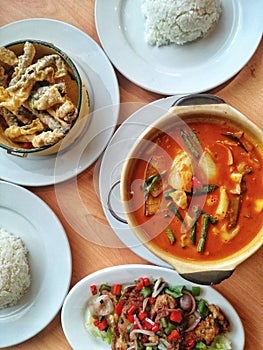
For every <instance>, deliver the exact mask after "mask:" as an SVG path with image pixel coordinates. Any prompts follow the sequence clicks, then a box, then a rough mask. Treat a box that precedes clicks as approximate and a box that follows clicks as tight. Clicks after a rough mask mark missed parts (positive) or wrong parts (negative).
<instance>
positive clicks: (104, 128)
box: [0, 18, 119, 186]
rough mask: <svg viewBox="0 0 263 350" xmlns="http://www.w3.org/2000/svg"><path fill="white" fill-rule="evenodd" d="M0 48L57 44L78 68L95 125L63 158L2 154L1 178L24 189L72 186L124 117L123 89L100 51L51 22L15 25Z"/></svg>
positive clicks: (73, 31)
mask: <svg viewBox="0 0 263 350" xmlns="http://www.w3.org/2000/svg"><path fill="white" fill-rule="evenodd" d="M0 33H1V35H0V46H2V45H5V44H7V43H8V42H12V41H16V40H19V39H28V38H29V39H40V40H46V41H52V43H53V44H54V45H56V46H57V47H59V48H60V49H62V50H63V51H65V52H66V53H67V54H68V55H69V56H70V57H71V58H72V59H73V61H74V62H75V63H76V65H77V66H78V68H79V70H80V74H81V75H82V78H83V80H84V82H86V86H89V84H90V85H91V89H89V88H88V92H89V94H90V96H91V107H92V109H93V113H92V115H91V121H90V123H89V125H88V127H87V128H86V130H85V132H84V133H82V135H81V137H79V138H78V139H77V140H76V142H75V143H73V144H72V145H71V146H70V147H68V148H67V149H66V150H64V151H63V152H61V153H59V154H58V155H51V156H42V157H37V156H28V157H27V158H20V157H17V156H14V155H9V154H7V153H6V151H5V150H2V149H1V150H0V178H1V179H3V180H6V181H9V182H13V183H16V184H19V185H23V186H45V185H51V184H55V183H60V182H62V181H65V180H68V179H70V178H72V177H74V176H76V175H78V174H79V173H81V172H82V171H84V170H85V169H87V168H88V167H89V166H90V165H91V164H92V163H93V162H94V161H95V160H96V159H97V158H98V157H99V155H100V154H101V153H102V152H103V150H104V149H105V147H106V145H107V143H108V141H109V139H110V137H111V136H112V134H113V132H114V130H115V127H116V124H117V120H118V114H119V88H118V82H117V78H116V75H115V72H114V70H113V67H112V65H111V63H110V61H109V60H108V58H107V57H106V55H105V53H104V52H103V50H102V49H101V48H100V47H99V45H98V44H97V43H96V42H95V41H94V40H93V39H91V38H90V37H89V36H88V35H87V34H85V33H84V32H82V31H80V30H79V29H77V28H76V27H73V26H71V25H69V24H67V23H64V22H60V21H56V20H50V19H45V18H41V19H28V20H22V21H18V22H13V23H11V24H8V25H6V26H4V27H2V28H1V29H0Z"/></svg>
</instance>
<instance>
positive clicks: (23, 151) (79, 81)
mask: <svg viewBox="0 0 263 350" xmlns="http://www.w3.org/2000/svg"><path fill="white" fill-rule="evenodd" d="M26 42H30V43H32V44H35V45H43V46H46V47H48V48H50V49H52V50H54V51H55V52H56V53H58V54H59V55H60V56H61V57H62V58H63V59H64V60H65V61H66V63H67V64H68V65H69V66H70V68H71V69H72V71H73V73H74V77H75V79H76V82H77V86H78V101H77V116H76V118H75V119H74V120H73V122H72V123H71V125H70V129H69V130H68V132H69V131H70V130H71V129H72V128H73V126H74V125H75V123H76V121H77V119H78V117H79V113H80V107H81V102H82V79H81V77H80V74H79V71H78V69H77V67H76V65H75V63H74V62H73V60H72V59H71V58H70V57H69V56H68V55H67V54H66V53H65V52H64V51H62V50H61V49H60V48H58V47H57V46H56V45H54V44H53V43H52V42H48V41H45V40H38V39H20V40H16V41H12V42H10V43H7V44H5V45H4V46H3V47H5V48H9V47H10V46H14V45H20V44H25V43H26ZM68 132H67V134H68ZM65 136H66V134H65ZM56 144H57V143H55V144H53V145H48V146H42V147H37V148H29V149H26V148H25V149H20V148H16V147H11V146H7V145H5V144H3V143H1V142H0V147H1V148H3V149H5V150H6V151H7V152H8V153H12V154H17V155H22V156H26V155H27V154H32V153H36V152H40V151H44V150H47V149H48V148H51V147H54V146H55V145H56Z"/></svg>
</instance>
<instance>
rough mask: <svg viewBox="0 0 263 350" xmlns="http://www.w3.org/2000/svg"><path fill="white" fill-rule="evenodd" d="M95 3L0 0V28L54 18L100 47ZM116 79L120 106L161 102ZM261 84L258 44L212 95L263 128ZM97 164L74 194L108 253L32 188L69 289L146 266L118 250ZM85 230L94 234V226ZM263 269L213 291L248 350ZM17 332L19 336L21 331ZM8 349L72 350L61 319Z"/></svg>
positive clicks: (258, 334) (260, 312)
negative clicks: (63, 237)
mask: <svg viewBox="0 0 263 350" xmlns="http://www.w3.org/2000/svg"><path fill="white" fill-rule="evenodd" d="M105 1H106V0H105ZM94 2H95V1H94V0H75V1H70V0H60V1H52V0H34V1H29V0H10V1H8V2H6V1H4V0H0V13H1V16H0V26H3V25H5V24H8V23H10V22H13V21H17V20H21V19H25V18H36V17H42V18H43V17H45V18H52V19H57V20H60V21H64V22H67V23H69V24H72V25H74V26H76V27H77V28H79V29H80V30H82V31H84V32H85V33H87V34H88V35H89V36H91V37H92V38H93V39H94V40H95V41H97V42H98V43H99V39H98V36H97V33H96V28H95V23H94V11H93V10H94ZM251 25H252V24H251ZM0 35H1V30H0ZM244 50H245V48H244ZM226 64H227V63H226ZM116 74H117V77H118V81H119V86H120V97H121V102H122V103H124V102H138V103H139V104H140V103H143V104H146V103H149V102H152V101H154V100H156V99H159V98H161V97H163V96H161V95H158V94H155V93H151V92H148V91H145V90H143V89H141V88H140V87H138V86H136V85H134V84H133V83H131V82H130V81H128V80H127V79H126V78H125V77H123V76H122V75H121V74H120V73H118V72H116ZM262 81H263V41H261V44H260V46H259V47H258V50H257V51H256V53H255V54H254V56H253V57H252V58H251V60H250V61H249V62H248V63H247V64H246V66H245V67H244V68H243V69H242V71H241V72H240V73H238V74H237V75H236V76H235V77H234V78H233V79H231V81H228V82H227V83H226V84H224V85H223V86H220V87H218V88H216V89H214V90H213V91H210V92H212V93H216V94H217V95H218V96H220V97H222V98H223V99H224V100H225V101H226V102H227V103H229V104H230V105H232V106H233V107H235V108H237V109H238V110H240V111H241V112H242V113H244V114H246V115H247V116H249V117H250V118H251V119H252V120H254V121H255V122H256V123H257V124H258V125H259V126H261V127H263V118H262V113H263V112H262V111H263V88H262ZM127 117H128V115H126V113H125V111H122V109H121V112H120V122H121V121H123V120H125V119H126V118H127ZM98 162H99V160H98V161H97V162H96V164H94V165H92V166H91V167H90V168H89V169H87V170H86V171H84V172H83V173H81V174H80V175H79V176H78V178H77V186H78V191H79V193H80V196H81V200H82V203H83V204H84V205H85V206H86V209H87V212H88V213H89V214H90V216H91V217H92V218H93V219H95V221H96V222H98V223H100V225H99V227H100V228H101V227H102V228H103V230H104V231H103V232H102V234H110V235H112V237H114V239H115V240H116V242H114V245H113V246H114V247H117V248H109V247H105V246H103V245H99V244H95V243H92V242H91V241H88V240H86V239H84V238H83V237H82V236H81V235H79V234H78V233H77V232H75V230H74V229H73V228H72V226H71V225H70V224H69V223H68V221H67V220H66V218H65V217H64V216H63V214H62V212H61V210H60V206H59V203H58V201H57V198H56V193H55V187H54V186H46V187H39V188H30V190H32V192H34V193H35V194H36V195H38V196H39V197H40V198H42V199H43V200H44V201H45V202H46V203H47V204H48V205H49V206H50V207H51V208H52V209H53V211H54V212H55V213H56V215H57V216H58V217H59V219H60V220H61V222H62V224H63V226H64V228H65V230H66V232H67V235H68V239H69V242H70V246H71V251H72V258H73V273H72V281H71V287H72V286H73V285H74V284H75V283H77V282H78V281H79V280H80V279H82V278H83V277H84V276H86V275H88V274H90V273H92V272H94V271H96V270H99V269H101V268H104V267H107V266H114V265H119V264H130V263H143V264H147V263H148V262H147V261H144V260H143V259H142V258H140V257H138V256H137V255H135V254H134V253H133V252H132V251H131V250H129V249H128V248H126V247H124V246H122V244H121V243H120V242H118V239H117V238H115V235H114V233H113V231H112V229H111V228H110V226H109V225H108V223H107V220H106V218H105V216H104V212H103V209H102V207H101V204H100V200H99V196H98V192H97V184H98V183H97V182H98V181H97V180H98V176H97V173H96V172H97V169H98V164H99V163H98ZM94 179H95V181H94ZM62 186H63V190H64V191H65V194H66V195H68V199H69V206H70V188H71V187H70V186H71V182H70V181H69V182H65V183H64V184H63V185H62ZM72 210H75V211H77V208H72ZM88 229H89V230H93V229H94V226H92V223H91V224H90V226H89V227H88ZM262 268H263V257H262V249H261V250H259V251H258V252H257V253H256V254H254V255H253V256H252V257H251V258H250V259H248V260H247V261H246V262H244V263H243V264H241V265H240V266H239V267H238V268H237V269H236V271H235V272H234V274H233V275H232V277H231V278H230V279H228V280H225V281H223V282H222V283H221V284H220V285H218V286H216V287H215V288H216V289H217V290H218V291H220V293H222V294H223V295H224V296H225V297H226V298H227V299H228V300H229V301H230V302H231V303H232V305H233V306H234V307H235V309H236V310H237V311H238V313H239V315H240V318H241V320H242V322H243V325H244V328H245V335H246V345H245V349H246V350H259V349H262V344H263V332H262V323H263V298H262V290H263V278H262ZM39 317H41V315H39ZM32 322H34V320H32ZM17 331H18V332H19V330H17ZM12 349H21V350H31V349H34V350H38V349H41V350H43V349H45V350H54V349H56V350H60V349H61V350H62V349H63V350H66V349H70V346H69V345H68V343H67V341H66V338H65V337H64V334H63V331H62V328H61V323H60V313H59V314H58V315H57V316H56V317H55V318H54V320H53V321H52V322H51V323H50V324H49V325H48V326H47V327H46V328H45V329H44V330H43V331H42V332H40V333H39V334H38V335H36V336H35V337H33V338H32V339H30V340H28V341H26V342H24V343H22V344H19V345H17V346H14V347H12ZM87 349H88V344H87ZM76 350H77V349H76Z"/></svg>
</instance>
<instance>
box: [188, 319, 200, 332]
mask: <svg viewBox="0 0 263 350" xmlns="http://www.w3.org/2000/svg"><path fill="white" fill-rule="evenodd" d="M200 321H201V316H200V315H198V317H197V318H196V319H195V321H194V322H193V323H192V324H191V325H190V326H189V327H188V328H187V329H186V330H185V332H190V331H192V330H194V329H195V327H196V326H197V325H198V323H199V322H200Z"/></svg>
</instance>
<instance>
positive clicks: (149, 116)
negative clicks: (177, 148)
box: [99, 96, 179, 267]
mask: <svg viewBox="0 0 263 350" xmlns="http://www.w3.org/2000/svg"><path fill="white" fill-rule="evenodd" d="M178 97H179V96H171V97H167V98H164V99H161V100H157V101H155V102H153V103H151V104H148V105H145V106H143V107H142V108H140V109H138V110H137V111H136V112H135V113H134V114H132V115H131V116H130V117H129V118H128V119H127V120H126V121H125V122H124V123H122V125H121V126H120V127H119V129H118V130H117V131H116V132H115V134H114V135H113V137H112V139H111V140H110V142H109V145H108V146H107V148H106V150H105V152H104V154H103V158H102V162H101V167H100V173H99V191H100V199H101V203H102V207H103V210H104V213H105V215H106V218H107V220H108V222H109V224H110V226H111V228H112V229H113V230H114V232H115V234H116V235H117V236H118V238H119V239H120V240H121V241H122V242H123V243H124V244H125V245H126V246H127V247H129V248H130V249H131V250H132V251H133V252H134V253H136V254H137V255H139V256H140V257H142V258H143V259H145V260H147V261H149V262H151V263H153V264H156V265H160V266H163V267H171V266H170V265H168V264H167V263H166V262H164V261H163V260H161V259H159V258H158V257H157V256H155V255H154V254H153V253H152V252H150V251H149V250H148V249H147V248H146V247H145V246H143V245H142V243H141V242H140V241H139V239H138V238H137V237H136V236H135V234H134V233H133V232H132V230H131V229H130V228H129V226H128V225H127V224H125V223H123V222H121V221H118V220H117V219H115V217H113V216H112V214H111V212H110V210H109V207H108V194H109V192H110V189H111V187H112V185H113V184H115V183H116V182H117V181H118V180H120V177H121V171H122V166H123V163H124V161H125V159H126V157H127V155H128V153H129V152H130V149H131V147H132V146H133V144H134V142H135V141H136V140H137V138H138V136H139V135H140V134H141V133H142V132H143V131H144V130H145V129H146V128H147V127H148V126H149V125H150V124H151V123H153V122H154V121H156V120H157V119H158V118H159V117H160V116H162V115H163V114H164V113H166V112H167V111H168V109H169V107H170V106H171V105H172V103H173V102H174V101H175V100H176V99H177V98H178ZM111 204H112V206H113V209H114V211H115V212H116V213H117V214H118V215H119V216H120V217H121V218H124V214H123V213H122V212H123V210H122V203H121V199H120V192H119V186H116V187H115V189H114V190H113V191H112V195H111Z"/></svg>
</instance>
